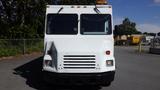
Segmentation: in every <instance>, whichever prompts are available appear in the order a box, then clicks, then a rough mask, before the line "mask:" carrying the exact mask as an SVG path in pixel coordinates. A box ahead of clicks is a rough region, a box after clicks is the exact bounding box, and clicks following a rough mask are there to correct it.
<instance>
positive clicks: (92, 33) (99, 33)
mask: <svg viewBox="0 0 160 90" xmlns="http://www.w3.org/2000/svg"><path fill="white" fill-rule="evenodd" d="M81 15H109V16H110V20H109V27H110V31H109V33H105V34H104V32H85V33H86V34H84V32H83V30H82V18H81ZM81 15H80V34H81V35H112V33H113V31H112V15H111V14H91V13H82V14H81ZM87 33H89V34H87Z"/></svg>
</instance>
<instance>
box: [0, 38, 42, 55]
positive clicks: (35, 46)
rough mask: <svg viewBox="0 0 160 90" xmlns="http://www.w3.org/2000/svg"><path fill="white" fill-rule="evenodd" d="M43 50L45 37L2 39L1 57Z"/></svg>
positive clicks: (0, 45)
mask: <svg viewBox="0 0 160 90" xmlns="http://www.w3.org/2000/svg"><path fill="white" fill-rule="evenodd" d="M40 51H43V39H0V57H4V56H14V55H18V54H29V53H31V52H40Z"/></svg>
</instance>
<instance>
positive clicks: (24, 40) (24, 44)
mask: <svg viewBox="0 0 160 90" xmlns="http://www.w3.org/2000/svg"><path fill="white" fill-rule="evenodd" d="M25 49H26V39H23V54H25V51H26V50H25Z"/></svg>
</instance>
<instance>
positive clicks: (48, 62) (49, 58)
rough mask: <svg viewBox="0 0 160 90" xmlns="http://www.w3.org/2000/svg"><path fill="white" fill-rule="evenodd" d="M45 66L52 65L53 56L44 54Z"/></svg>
mask: <svg viewBox="0 0 160 90" xmlns="http://www.w3.org/2000/svg"><path fill="white" fill-rule="evenodd" d="M44 66H52V57H51V56H50V55H45V56H44Z"/></svg>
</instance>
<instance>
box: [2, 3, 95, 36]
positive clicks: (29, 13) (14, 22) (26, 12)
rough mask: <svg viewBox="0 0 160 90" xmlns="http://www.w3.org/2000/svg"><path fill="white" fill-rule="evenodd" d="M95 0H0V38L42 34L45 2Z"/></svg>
mask: <svg viewBox="0 0 160 90" xmlns="http://www.w3.org/2000/svg"><path fill="white" fill-rule="evenodd" d="M94 3H95V0H0V38H1V39H2V38H39V37H42V36H43V31H44V17H45V10H46V5H47V4H66V5H70V4H74V5H75V4H79V5H80V4H82V5H84V4H94Z"/></svg>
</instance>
